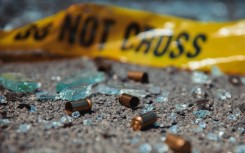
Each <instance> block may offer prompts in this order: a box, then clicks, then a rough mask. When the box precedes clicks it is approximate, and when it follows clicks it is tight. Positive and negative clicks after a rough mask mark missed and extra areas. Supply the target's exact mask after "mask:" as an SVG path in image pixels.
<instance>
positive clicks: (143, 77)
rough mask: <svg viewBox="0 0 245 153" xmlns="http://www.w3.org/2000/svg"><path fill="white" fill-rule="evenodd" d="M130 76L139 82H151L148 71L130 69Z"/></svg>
mask: <svg viewBox="0 0 245 153" xmlns="http://www.w3.org/2000/svg"><path fill="white" fill-rule="evenodd" d="M128 78H129V79H132V80H134V81H137V82H142V83H149V79H148V74H147V73H146V72H139V71H129V72H128Z"/></svg>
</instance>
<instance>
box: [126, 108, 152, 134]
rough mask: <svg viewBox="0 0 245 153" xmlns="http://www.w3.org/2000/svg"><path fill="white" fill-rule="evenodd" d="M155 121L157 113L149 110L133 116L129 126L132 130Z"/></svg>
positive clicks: (140, 128)
mask: <svg viewBox="0 0 245 153" xmlns="http://www.w3.org/2000/svg"><path fill="white" fill-rule="evenodd" d="M156 121H157V115H156V114H155V113H154V112H152V111H151V112H148V113H145V114H141V115H140V116H137V117H134V118H133V119H132V122H131V127H132V128H133V130H135V131H138V130H142V129H144V128H146V127H148V126H150V125H152V124H154V123H155V122H156Z"/></svg>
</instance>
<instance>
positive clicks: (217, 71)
mask: <svg viewBox="0 0 245 153" xmlns="http://www.w3.org/2000/svg"><path fill="white" fill-rule="evenodd" d="M211 75H212V76H214V77H220V76H222V75H224V73H223V72H222V71H221V70H220V69H219V67H217V66H216V65H214V66H212V67H211Z"/></svg>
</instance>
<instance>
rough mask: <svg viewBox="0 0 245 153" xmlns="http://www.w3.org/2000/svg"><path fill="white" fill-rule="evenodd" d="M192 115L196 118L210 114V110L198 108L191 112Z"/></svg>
mask: <svg viewBox="0 0 245 153" xmlns="http://www.w3.org/2000/svg"><path fill="white" fill-rule="evenodd" d="M193 114H194V116H195V117H197V118H205V117H206V116H208V115H210V114H211V113H210V111H208V110H198V111H194V112H193Z"/></svg>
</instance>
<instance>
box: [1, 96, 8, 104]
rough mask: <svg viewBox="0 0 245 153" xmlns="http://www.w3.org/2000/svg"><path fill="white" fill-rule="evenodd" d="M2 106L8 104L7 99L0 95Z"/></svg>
mask: <svg viewBox="0 0 245 153" xmlns="http://www.w3.org/2000/svg"><path fill="white" fill-rule="evenodd" d="M0 104H7V100H6V97H5V96H3V95H0Z"/></svg>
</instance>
